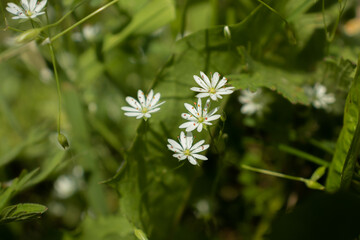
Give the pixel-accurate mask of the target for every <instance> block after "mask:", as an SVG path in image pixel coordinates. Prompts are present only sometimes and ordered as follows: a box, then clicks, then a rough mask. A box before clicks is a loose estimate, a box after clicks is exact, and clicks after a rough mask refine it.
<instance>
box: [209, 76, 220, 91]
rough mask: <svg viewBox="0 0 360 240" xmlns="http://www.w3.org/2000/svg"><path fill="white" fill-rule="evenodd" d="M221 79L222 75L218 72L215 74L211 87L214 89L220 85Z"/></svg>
mask: <svg viewBox="0 0 360 240" xmlns="http://www.w3.org/2000/svg"><path fill="white" fill-rule="evenodd" d="M219 78H220V74H219V73H218V72H215V73H214V74H213V76H212V78H211V86H212V87H213V88H215V87H216V84H217V83H218V81H219Z"/></svg>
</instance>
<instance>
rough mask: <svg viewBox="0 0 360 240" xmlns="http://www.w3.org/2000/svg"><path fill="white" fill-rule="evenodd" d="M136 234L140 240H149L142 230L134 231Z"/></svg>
mask: <svg viewBox="0 0 360 240" xmlns="http://www.w3.org/2000/svg"><path fill="white" fill-rule="evenodd" d="M134 234H135V236H136V237H137V239H139V240H148V238H147V236H146V234H145V233H144V232H143V231H142V230H141V229H137V228H135V229H134Z"/></svg>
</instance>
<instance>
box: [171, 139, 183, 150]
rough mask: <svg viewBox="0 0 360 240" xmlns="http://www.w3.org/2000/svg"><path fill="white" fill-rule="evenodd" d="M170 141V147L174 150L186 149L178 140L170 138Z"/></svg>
mask: <svg viewBox="0 0 360 240" xmlns="http://www.w3.org/2000/svg"><path fill="white" fill-rule="evenodd" d="M168 142H169V143H170V147H169V145H168V148H169V149H170V150H171V151H174V150H178V151H183V150H184V149H183V148H182V147H181V145H180V144H179V143H178V142H176V141H175V140H173V139H168Z"/></svg>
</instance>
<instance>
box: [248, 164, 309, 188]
mask: <svg viewBox="0 0 360 240" xmlns="http://www.w3.org/2000/svg"><path fill="white" fill-rule="evenodd" d="M241 167H242V168H244V169H246V170H250V171H253V172H258V173H263V174H267V175H270V176H274V177H281V178H285V179H289V180H295V181H299V182H304V183H307V182H308V181H309V180H308V179H305V178H302V177H294V176H290V175H286V174H283V173H278V172H273V171H270V170H265V169H261V168H254V167H250V166H248V165H245V164H242V165H241Z"/></svg>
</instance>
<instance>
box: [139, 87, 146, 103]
mask: <svg viewBox="0 0 360 240" xmlns="http://www.w3.org/2000/svg"><path fill="white" fill-rule="evenodd" d="M137 95H138V99H139V102H140V104H141V106H142V107H146V105H145V104H146V100H145V95H144V93H143V91H141V90H138V92H137Z"/></svg>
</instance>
